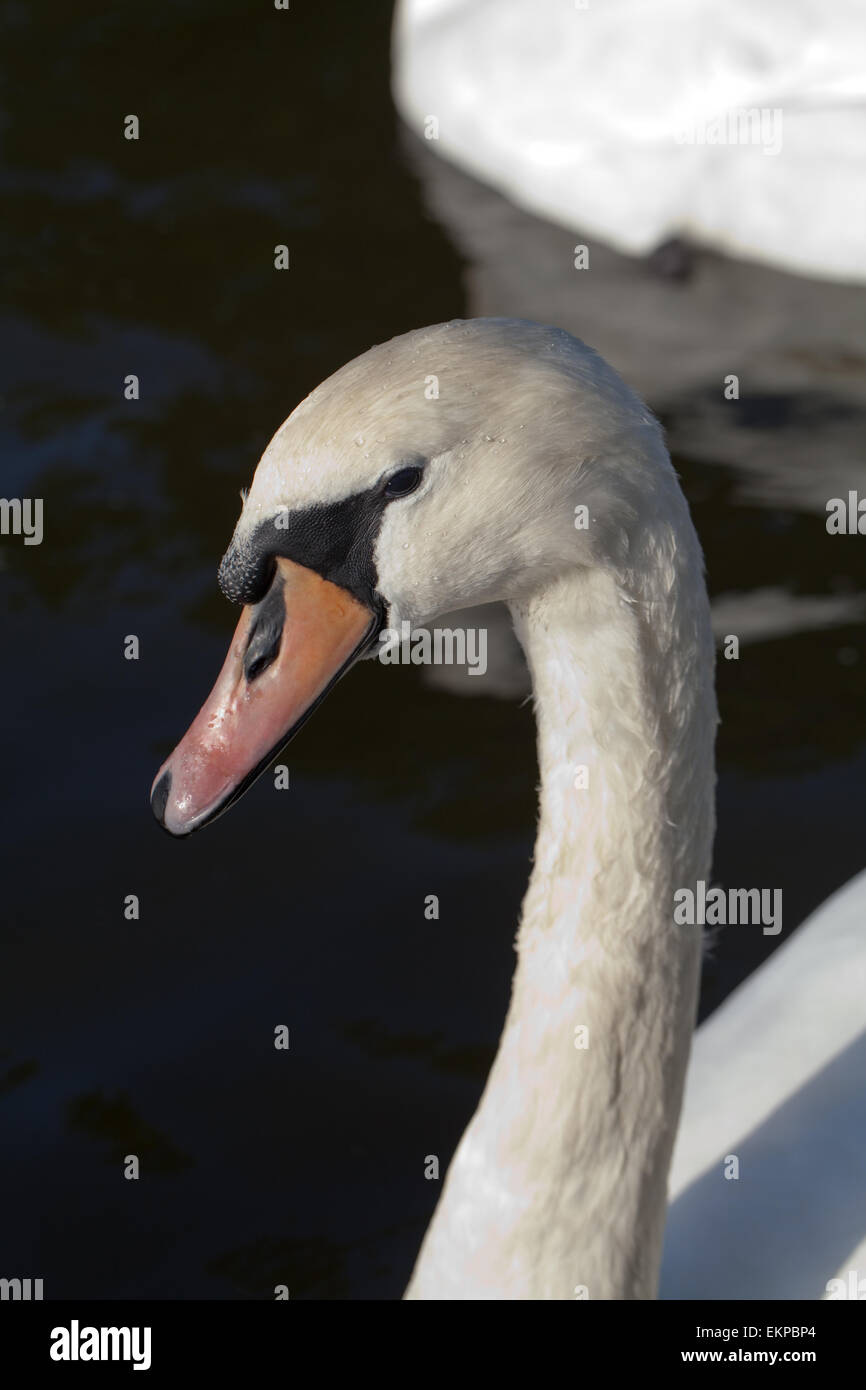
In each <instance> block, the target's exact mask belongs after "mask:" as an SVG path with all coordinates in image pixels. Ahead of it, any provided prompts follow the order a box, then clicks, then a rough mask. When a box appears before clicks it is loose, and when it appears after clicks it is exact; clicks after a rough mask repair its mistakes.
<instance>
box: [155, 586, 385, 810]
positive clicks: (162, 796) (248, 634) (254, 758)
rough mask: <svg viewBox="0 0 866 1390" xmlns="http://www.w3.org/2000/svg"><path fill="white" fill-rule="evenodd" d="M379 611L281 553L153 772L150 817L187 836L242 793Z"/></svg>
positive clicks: (355, 651)
mask: <svg viewBox="0 0 866 1390" xmlns="http://www.w3.org/2000/svg"><path fill="white" fill-rule="evenodd" d="M376 626H377V618H376V616H375V615H374V614H373V613H372V612H371V611H370V609H369V608H368V607H366V606H365V605H364V604H363V603H361V602H360V601H359V600H358V599H356V598H355V597H354V595H352V594H350V593H349V592H348V590H346V589H343V588H341V587H340V586H339V585H337V584H332V583H331V582H330V580H327V579H322V578H321V576H320V575H318V574H316V573H315V572H314V571H313V570H310V569H306V568H305V567H304V566H303V565H297V564H295V563H294V562H293V561H292V560H285V559H278V560H277V561H276V569H275V572H274V578H273V581H272V583H271V587H270V589H269V590H268V592H267V594H266V595H265V597H264V598H263V599H262V601H261V603H257V604H256V605H255V606H254V607H248V608H245V609H244V611H243V614H242V616H241V620H240V622H239V623H238V625H237V628H236V629H235V635H234V637H233V639H232V644H231V647H230V648H229V653H228V656H227V657H226V659H225V664H224V666H223V668H222V670H221V671H220V674H219V677H218V678H217V683H216V685H215V686H214V688H213V690H212V691H211V693H210V695H209V697H208V699H207V700H206V702H205V704H204V705H203V707H202V709H201V710H200V711H199V713H198V715H197V716H196V718H195V720H194V721H193V723H192V724H191V726H190V728H189V729H188V731H187V733H186V734H185V735H184V737H183V739H181V741H180V743H179V744H178V746H177V748H175V750H174V752H173V753H172V755H171V757H170V758H168V759H167V761H166V762H165V763H163V765H162V767H161V768H160V770H159V772H158V773H157V774H156V778H155V780H154V784H153V787H152V788H151V793H150V798H151V806H152V807H153V812H154V815H155V816H156V818H157V820H158V821H159V822H160V824H161V825H163V826H164V827H165V829H166V830H168V831H169V832H170V834H172V835H189V834H190V833H191V832H192V831H193V830H198V829H199V828H200V827H201V826H202V825H205V824H207V822H208V821H211V820H213V819H214V817H215V816H218V815H219V814H220V813H221V812H222V811H225V810H226V809H227V808H228V807H229V806H230V805H231V804H232V802H233V801H236V800H237V798H238V797H239V796H240V795H241V794H242V793H243V792H244V791H246V789H247V787H248V786H250V784H251V783H252V782H254V781H255V779H256V777H258V776H259V774H260V773H262V772H264V770H265V768H266V767H267V766H268V763H269V762H270V761H271V759H272V758H273V757H275V755H276V754H277V752H278V751H279V750H280V748H281V747H282V746H283V745H284V744H285V743H287V742H288V740H289V739H290V738H291V737H292V735H293V734H294V733H295V731H296V730H297V729H298V728H299V727H300V725H301V724H302V723H303V721H304V719H305V718H306V717H307V715H308V714H310V713H311V712H312V710H313V709H314V707H315V706H316V704H317V703H318V701H319V700H320V699H321V698H322V696H323V695H324V694H325V693H326V691H327V690H328V689H329V688H330V686H332V685H333V684H334V682H335V681H336V680H337V679H338V678H339V677H340V676H341V675H342V673H343V672H344V671H345V670H346V669H347V668H348V667H349V665H351V663H352V661H353V660H354V658H355V657H356V656H358V655H360V653H361V651H362V650H363V649H364V647H366V646H367V644H368V643H369V641H370V640H371V638H372V636H373V634H374V632H375V629H376Z"/></svg>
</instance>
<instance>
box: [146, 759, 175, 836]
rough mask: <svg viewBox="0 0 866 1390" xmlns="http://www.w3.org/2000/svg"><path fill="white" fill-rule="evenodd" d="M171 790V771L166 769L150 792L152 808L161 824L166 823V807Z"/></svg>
mask: <svg viewBox="0 0 866 1390" xmlns="http://www.w3.org/2000/svg"><path fill="white" fill-rule="evenodd" d="M170 791H171V772H170V771H169V770H168V769H166V771H165V772H164V773H163V774H162V776H161V777H160V779H159V781H158V782H157V784H156V786H155V787H154V789H153V791H152V792H151V794H150V809H151V810H152V811H153V814H154V815H155V816H156V818H157V820H158V821H159V823H160V825H164V824H165V808H166V806H167V804H168V797H169V793H170Z"/></svg>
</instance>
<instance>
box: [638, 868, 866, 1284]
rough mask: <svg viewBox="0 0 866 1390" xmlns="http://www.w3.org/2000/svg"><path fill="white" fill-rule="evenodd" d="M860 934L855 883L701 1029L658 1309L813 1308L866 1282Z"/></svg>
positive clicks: (862, 890)
mask: <svg viewBox="0 0 866 1390" xmlns="http://www.w3.org/2000/svg"><path fill="white" fill-rule="evenodd" d="M864 924H866V872H864V873H861V874H859V875H858V876H857V877H856V878H854V879H852V880H851V882H850V883H848V884H846V886H845V887H844V888H842V889H840V890H839V891H838V892H837V893H835V894H834V895H833V897H831V898H829V899H828V900H827V902H826V903H824V904H823V905H822V906H821V907H820V908H819V909H818V911H817V912H815V913H814V914H813V915H812V916H811V917H810V918H809V919H808V920H807V921H806V922H804V923H803V925H802V926H801V927H799V928H798V930H797V932H796V933H795V935H794V936H793V937H792V938H791V940H790V941H786V942H785V943H784V944H783V945H782V946H780V947H779V949H778V950H777V951H775V952H774V953H773V955H772V956H771V957H770V959H769V960H768V961H766V962H765V964H764V965H762V966H761V967H760V969H758V970H756V971H755V973H754V974H753V975H751V976H750V977H749V978H748V979H747V980H746V981H745V982H744V983H743V984H742V985H740V987H739V988H738V989H736V990H735V991H734V993H733V994H731V995H729V996H728V998H727V999H726V1000H725V1001H724V1003H723V1004H722V1005H721V1006H720V1007H719V1008H718V1009H717V1010H716V1012H715V1013H714V1014H712V1015H711V1016H710V1017H709V1018H708V1019H707V1020H706V1022H705V1023H704V1024H702V1025H701V1027H700V1028H699V1029H698V1031H697V1033H696V1035H695V1040H694V1044H693V1047H692V1057H691V1062H690V1065H689V1073H688V1082H687V1085H686V1092H685V1100H684V1103H683V1117H682V1123H681V1126H680V1131H679V1135H678V1138H677V1143H676V1148H675V1150H674V1159H673V1164H672V1168H671V1183H670V1189H671V1200H672V1207H671V1213H670V1217H669V1221H668V1228H667V1232H666V1235H665V1258H664V1265H663V1275H662V1295H663V1297H668V1298H735V1299H739V1298H786V1299H814V1298H821V1297H824V1296H827V1290H828V1284H829V1283H830V1281H831V1280H832V1279H834V1278H841V1279H842V1280H843V1281H844V1283H845V1285H846V1287H847V1283H848V1276H849V1271H851V1270H854V1271H857V1275H858V1282H859V1280H861V1279H862V1280H866V1242H864V1237H866V1181H864V1176H863V1134H864V1131H866V1093H864V1086H863V1075H864V1066H866V1030H864V1029H866V1004H864V1001H866V932H864ZM733 930H738V929H737V928H733ZM729 1156H732V1157H734V1158H736V1159H737V1160H738V1164H739V1174H738V1176H737V1177H736V1178H730V1177H729V1178H726V1177H725V1170H726V1168H730V1164H728V1163H726V1159H728V1157H729ZM858 1245H859V1248H857V1247H858ZM831 1292H832V1290H831ZM864 1292H866V1288H864ZM846 1296H847V1295H846ZM861 1296H862V1295H861Z"/></svg>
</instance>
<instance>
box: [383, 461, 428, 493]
mask: <svg viewBox="0 0 866 1390" xmlns="http://www.w3.org/2000/svg"><path fill="white" fill-rule="evenodd" d="M422 476H423V475H422V470H421V469H420V468H401V469H399V471H398V472H397V473H392V474H391V476H390V478H389V479H388V481H387V483H386V484H385V496H386V497H408V496H409V493H410V492H414V491H415V489H416V487H417V486H418V484H419V483H420V481H421V478H422Z"/></svg>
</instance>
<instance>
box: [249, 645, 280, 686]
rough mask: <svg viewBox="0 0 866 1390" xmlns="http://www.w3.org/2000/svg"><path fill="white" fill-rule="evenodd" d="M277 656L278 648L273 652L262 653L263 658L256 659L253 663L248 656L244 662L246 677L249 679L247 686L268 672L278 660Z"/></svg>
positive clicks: (257, 657)
mask: <svg viewBox="0 0 866 1390" xmlns="http://www.w3.org/2000/svg"><path fill="white" fill-rule="evenodd" d="M276 655H277V648H276V647H275V648H274V649H273V651H268V652H262V654H261V656H256V657H254V658H253V660H252V661H250V659H249V656H248V657H247V659H246V661H245V662H244V675H245V676H246V678H247V684H249V683H250V682H252V681H254V680H256V679H257V678H258V677H259V676H260V675H261V674H262V672H263V671H266V670H267V669H268V667H269V666H270V665H271V664H272V662H273V661H274V660H275V659H276Z"/></svg>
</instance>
